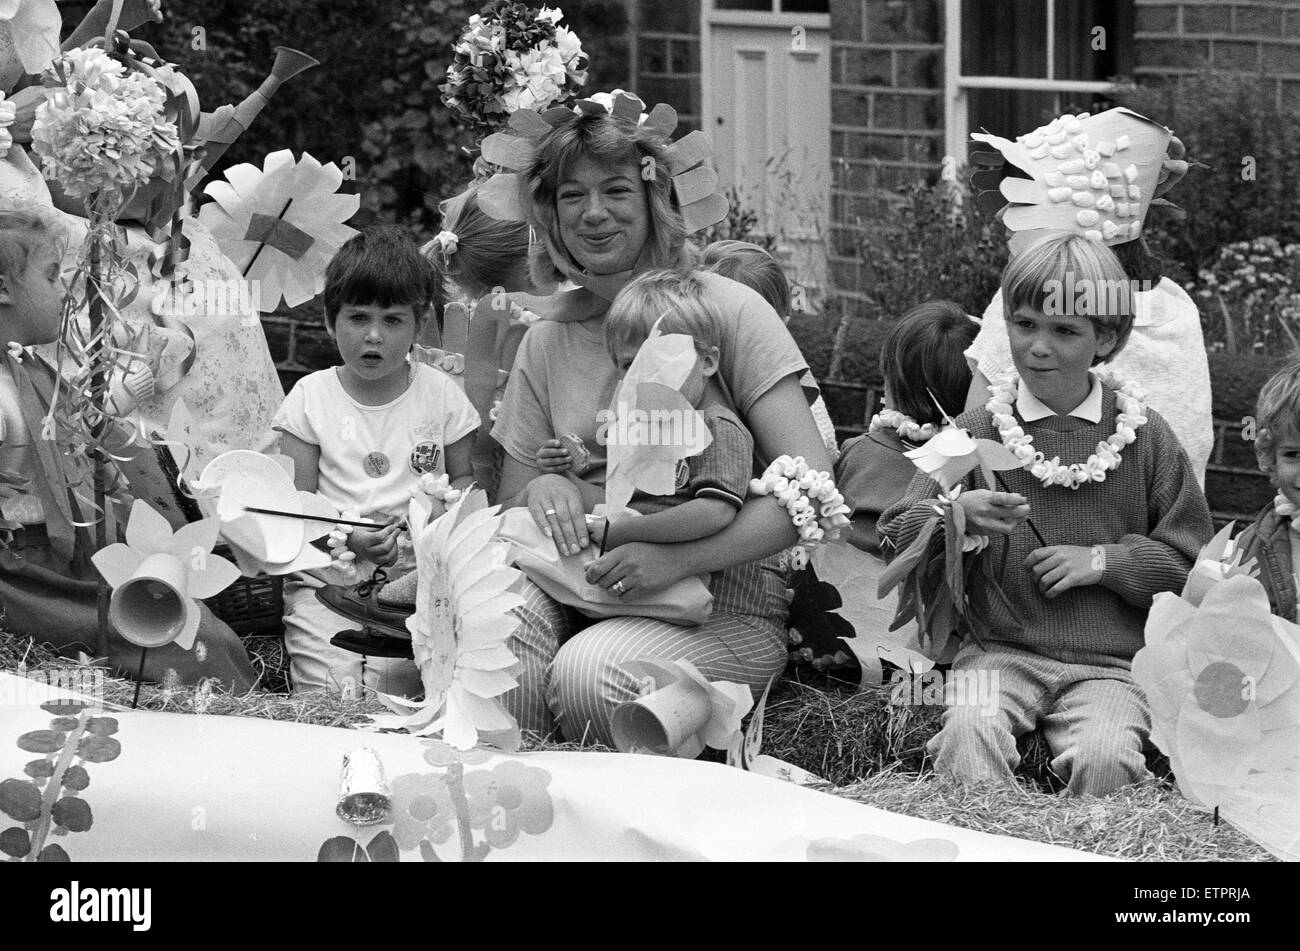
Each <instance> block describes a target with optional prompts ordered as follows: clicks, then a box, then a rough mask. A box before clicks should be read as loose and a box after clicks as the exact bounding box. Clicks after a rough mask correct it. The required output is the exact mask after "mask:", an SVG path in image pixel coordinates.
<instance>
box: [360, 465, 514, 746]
mask: <svg viewBox="0 0 1300 951" xmlns="http://www.w3.org/2000/svg"><path fill="white" fill-rule="evenodd" d="M425 512H427V509H422V508H421V507H420V506H419V505H418V502H417V500H414V499H413V500H412V507H411V514H410V519H409V521H410V524H411V532H412V535H413V537H414V538H415V559H416V571H417V573H418V577H419V588H418V592H417V595H416V611H415V614H414V615H412V616H411V617H410V618H408V619H407V622H406V626H407V628H408V629H409V630H410V632H411V645H412V648H413V650H414V654H415V663H416V666H418V667H419V668H420V677H421V680H422V681H423V683H424V699H423V700H418V701H412V700H407V699H405V698H401V697H392V696H388V695H385V694H380V695H379V696H380V699H381V700H382V701H383V702H384V703H385V704H386V705H387V706H388V707H389V709H391V710H393V711H395V712H397V713H399V714H401V716H398V717H383V718H377V719H376V726H381V727H390V726H396V727H401V728H404V729H408V730H410V731H411V732H414V733H417V734H420V735H425V734H428V733H432V732H436V731H441V732H442V738H443V739H444V740H445V741H446V742H447V743H449V744H450V745H451V746H453V747H456V748H457V749H462V750H467V749H470V748H472V747H473V746H474V745H475V744H476V743H477V742H478V741H479V738H480V734H486V735H487V736H486V738H488V739H490V740H492V741H493V742H494V743H495V744H496V745H498V746H501V747H502V748H507V749H513V748H517V747H518V745H519V726H518V724H516V723H515V720H514V718H513V717H512V716H510V714H509V713H507V712H506V711H505V709H504V708H503V707H502V706H501V704H500V701H499V700H498V699H497V698H498V697H500V696H501V694H503V693H505V692H506V691H507V690H510V689H512V688H514V687H515V686H516V685H517V684H518V681H517V680H516V679H515V676H514V674H513V673H512V669H513V667H514V665H515V664H516V663H517V662H518V658H517V657H515V655H514V654H513V653H512V652H511V650H510V648H509V646H507V642H508V640H509V638H510V635H511V634H512V633H514V630H515V628H516V627H518V626H519V618H518V617H516V616H515V615H514V614H513V613H512V612H513V610H514V609H515V608H517V607H519V606H520V605H522V604H523V598H522V597H521V596H520V595H519V594H517V593H516V592H515V591H513V590H511V589H512V588H513V587H514V586H515V585H516V584H517V583H518V581H519V579H520V578H522V577H523V576H522V575H521V574H520V572H519V570H518V569H516V568H512V567H511V566H510V565H509V564H508V562H507V557H508V554H509V548H508V546H506V545H504V544H500V543H497V542H494V541H493V537H494V536H495V535H496V533H497V529H498V527H499V526H500V522H501V518H500V516H499V515H498V514H497V513H498V509H497V508H496V507H492V508H489V507H488V505H487V496H486V495H485V494H484V493H483V492H481V491H477V490H476V491H474V492H470V493H468V494H466V495H463V496H461V497H460V498H459V499H457V500H456V501H455V502H454V504H452V505H451V506H450V507H449V508H448V510H447V512H446V514H444V515H441V516H440V517H438V518H437V519H435V520H434V521H433V522H432V523H430V524H428V525H427V526H424V527H423V528H419V527H417V526H423V525H424V522H423V521H422V520H421V515H422V514H423V513H425Z"/></svg>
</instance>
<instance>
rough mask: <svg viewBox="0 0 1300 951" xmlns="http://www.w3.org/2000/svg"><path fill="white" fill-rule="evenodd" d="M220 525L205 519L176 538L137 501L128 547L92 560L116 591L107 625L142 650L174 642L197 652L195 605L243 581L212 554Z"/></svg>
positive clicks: (128, 528)
mask: <svg viewBox="0 0 1300 951" xmlns="http://www.w3.org/2000/svg"><path fill="white" fill-rule="evenodd" d="M218 528H219V525H218V522H217V520H216V519H212V518H205V519H203V520H202V521H200V522H192V523H191V524H189V525H186V526H184V527H182V528H180V529H178V530H177V531H176V532H175V533H174V534H173V532H172V529H171V526H170V525H169V524H167V520H166V519H165V518H163V517H162V516H161V515H159V514H158V513H157V512H155V511H154V510H153V509H152V508H150V507H149V505H148V504H147V503H145V502H142V501H140V500H138V499H137V500H136V502H135V504H134V505H133V506H132V507H131V517H130V519H129V520H128V521H127V524H126V543H125V544H123V543H121V542H118V543H116V544H113V545H108V546H107V547H105V548H101V549H100V550H99V551H97V552H95V554H94V555H93V556H91V561H92V562H93V563H94V565H95V568H96V569H97V570H98V571H99V573H100V574H101V575H103V577H104V580H105V581H107V582H108V585H109V587H111V588H112V589H113V596H112V599H111V600H110V601H109V607H108V619H109V621H110V622H111V623H112V625H113V627H114V628H116V629H117V632H118V633H119V634H121V635H122V636H123V637H124V638H126V639H127V640H128V641H130V642H131V643H132V644H138V645H140V646H141V647H162V646H163V645H164V644H170V643H172V642H173V641H175V642H176V643H177V644H179V645H180V646H181V647H183V648H185V649H186V650H189V649H191V648H192V647H193V646H194V635H195V634H196V633H198V629H199V606H198V604H197V603H196V601H197V600H201V599H203V598H211V597H213V596H214V595H216V594H218V593H220V592H221V591H222V590H223V589H225V588H226V587H228V586H230V585H231V584H233V583H234V582H235V581H236V580H237V579H238V578H239V569H238V568H236V567H235V566H234V565H232V564H231V563H230V562H228V561H226V560H225V559H224V558H219V557H218V556H216V555H214V554H212V546H214V545H215V544H216V543H217V531H218Z"/></svg>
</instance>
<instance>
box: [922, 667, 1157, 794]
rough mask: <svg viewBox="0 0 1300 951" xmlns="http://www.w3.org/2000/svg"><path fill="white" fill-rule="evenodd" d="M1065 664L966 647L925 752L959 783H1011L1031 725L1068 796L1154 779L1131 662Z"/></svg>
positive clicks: (1145, 715)
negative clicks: (940, 721)
mask: <svg viewBox="0 0 1300 951" xmlns="http://www.w3.org/2000/svg"><path fill="white" fill-rule="evenodd" d="M1079 659H1080V660H1082V661H1087V662H1084V663H1062V662H1061V661H1058V660H1053V659H1052V658H1050V657H1044V656H1042V655H1041V654H1035V653H1032V652H1030V651H1027V650H1022V649H1020V648H1017V647H1012V646H1010V645H1007V644H998V643H993V644H990V645H989V649H988V650H987V651H985V650H983V649H982V648H980V647H979V646H978V645H976V644H974V643H969V644H966V645H965V646H963V647H962V649H961V652H960V653H959V654H958V655H957V659H956V660H955V661H953V665H952V670H951V671H949V674H948V679H947V682H946V683H945V685H944V691H945V693H944V702H945V709H944V714H943V729H942V730H940V731H939V733H938V735H936V736H935V737H934V738H933V739H932V740H930V743H929V745H928V746H927V749H928V750H929V752H930V755H931V756H933V757H934V765H935V769H936V770H937V771H938V772H939V773H940V774H942V775H946V776H948V777H949V778H951V779H956V780H958V781H961V782H967V783H975V782H987V781H990V780H992V781H1001V782H1006V783H1013V782H1014V781H1015V780H1014V778H1013V776H1012V771H1013V770H1014V769H1015V768H1016V767H1017V766H1018V765H1020V756H1019V754H1018V753H1017V752H1016V738H1017V737H1019V736H1020V735H1021V734H1023V733H1027V732H1029V731H1030V730H1033V729H1034V728H1035V727H1037V729H1038V730H1039V731H1040V732H1041V733H1042V734H1043V739H1044V740H1046V741H1047V747H1048V749H1049V750H1051V752H1052V757H1053V759H1052V764H1051V765H1052V770H1053V771H1054V772H1055V773H1056V774H1057V775H1058V776H1060V777H1062V778H1063V779H1066V780H1067V781H1068V783H1069V785H1068V789H1067V791H1068V792H1069V794H1070V795H1072V796H1105V795H1108V794H1109V793H1112V792H1114V791H1115V790H1116V789H1118V788H1120V787H1121V786H1126V785H1128V784H1130V783H1136V782H1141V781H1142V780H1144V779H1147V778H1149V777H1150V775H1151V774H1150V773H1149V772H1148V771H1147V768H1146V759H1145V757H1144V756H1143V748H1144V747H1145V746H1146V744H1147V741H1148V738H1149V736H1150V732H1151V715H1150V711H1149V709H1148V707H1147V702H1146V697H1145V696H1143V694H1142V691H1141V690H1140V689H1139V688H1138V686H1137V685H1136V684H1134V683H1133V679H1132V677H1131V676H1130V675H1129V670H1128V665H1127V664H1123V663H1122V662H1120V661H1118V660H1116V659H1115V658H1107V657H1101V656H1087V657H1082V656H1081V657H1080V658H1079Z"/></svg>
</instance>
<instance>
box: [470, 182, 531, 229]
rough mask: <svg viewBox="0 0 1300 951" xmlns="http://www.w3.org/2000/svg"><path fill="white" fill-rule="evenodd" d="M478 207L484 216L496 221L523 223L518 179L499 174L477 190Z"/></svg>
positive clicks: (523, 215) (522, 207)
mask: <svg viewBox="0 0 1300 951" xmlns="http://www.w3.org/2000/svg"><path fill="white" fill-rule="evenodd" d="M477 201H478V206H479V208H481V209H483V212H484V214H487V215H490V216H491V217H493V218H496V219H497V220H498V221H524V220H525V219H526V217H527V216H526V214H525V212H524V206H523V205H522V204H521V203H520V201H519V177H518V176H517V175H513V174H506V173H500V174H497V175H493V176H492V177H491V178H489V179H488V180H487V181H486V182H484V183H483V184H482V185H480V186H479V188H478V196H477Z"/></svg>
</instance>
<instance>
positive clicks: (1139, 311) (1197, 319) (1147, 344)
mask: <svg viewBox="0 0 1300 951" xmlns="http://www.w3.org/2000/svg"><path fill="white" fill-rule="evenodd" d="M966 360H967V362H969V363H970V364H971V366H972V368H973V369H977V370H979V371H980V372H981V373H983V374H984V376H985V377H986V378H987V379H988V380H990V381H991V382H997V380H998V378H999V377H1001V376H1004V375H1005V374H1006V373H1008V372H1015V365H1014V364H1013V363H1012V361H1011V342H1010V340H1009V339H1008V338H1007V324H1006V319H1005V318H1004V317H1003V314H1002V291H1001V290H999V291H998V292H997V293H996V294H995V295H993V300H991V301H990V302H989V306H988V309H987V310H985V311H984V320H983V322H982V323H981V325H980V332H979V336H977V337H976V338H975V342H974V343H973V344H971V346H970V349H968V350H967V351H966ZM1098 369H1100V370H1107V369H1109V370H1111V371H1113V372H1114V374H1115V375H1116V376H1117V377H1119V378H1120V379H1121V380H1124V381H1128V382H1133V383H1136V384H1137V385H1138V386H1140V387H1142V389H1144V390H1146V394H1147V401H1148V402H1149V403H1150V404H1151V405H1152V406H1153V407H1154V408H1155V410H1156V411H1157V412H1158V413H1159V414H1160V415H1161V416H1163V417H1164V418H1165V422H1167V423H1168V424H1169V428H1170V429H1172V430H1173V431H1174V435H1175V436H1177V437H1178V441H1179V442H1180V443H1182V445H1183V448H1184V449H1185V450H1187V457H1188V459H1189V460H1190V461H1191V463H1192V471H1193V472H1195V473H1196V481H1197V482H1198V483H1200V484H1201V486H1202V487H1204V485H1205V467H1206V464H1207V463H1209V461H1210V453H1211V452H1212V451H1213V450H1214V419H1213V411H1212V408H1211V403H1210V363H1209V360H1208V359H1207V358H1206V356H1205V338H1204V336H1203V335H1202V333H1201V315H1200V312H1199V311H1198V310H1197V309H1196V304H1195V302H1193V301H1192V299H1191V298H1190V297H1188V296H1187V292H1186V291H1184V290H1183V289H1182V288H1181V287H1179V286H1178V285H1177V284H1175V283H1174V282H1173V281H1171V280H1169V278H1167V277H1166V278H1162V279H1161V280H1160V282H1159V283H1158V284H1156V286H1155V287H1153V288H1152V289H1151V290H1149V291H1139V292H1137V293H1136V294H1134V295H1133V332H1132V333H1131V334H1130V335H1129V338H1128V343H1126V344H1125V345H1124V349H1123V350H1121V351H1120V352H1119V354H1118V355H1117V356H1116V357H1115V359H1114V360H1112V361H1111V362H1109V363H1104V364H1102V365H1101V366H1100V367H1098Z"/></svg>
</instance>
